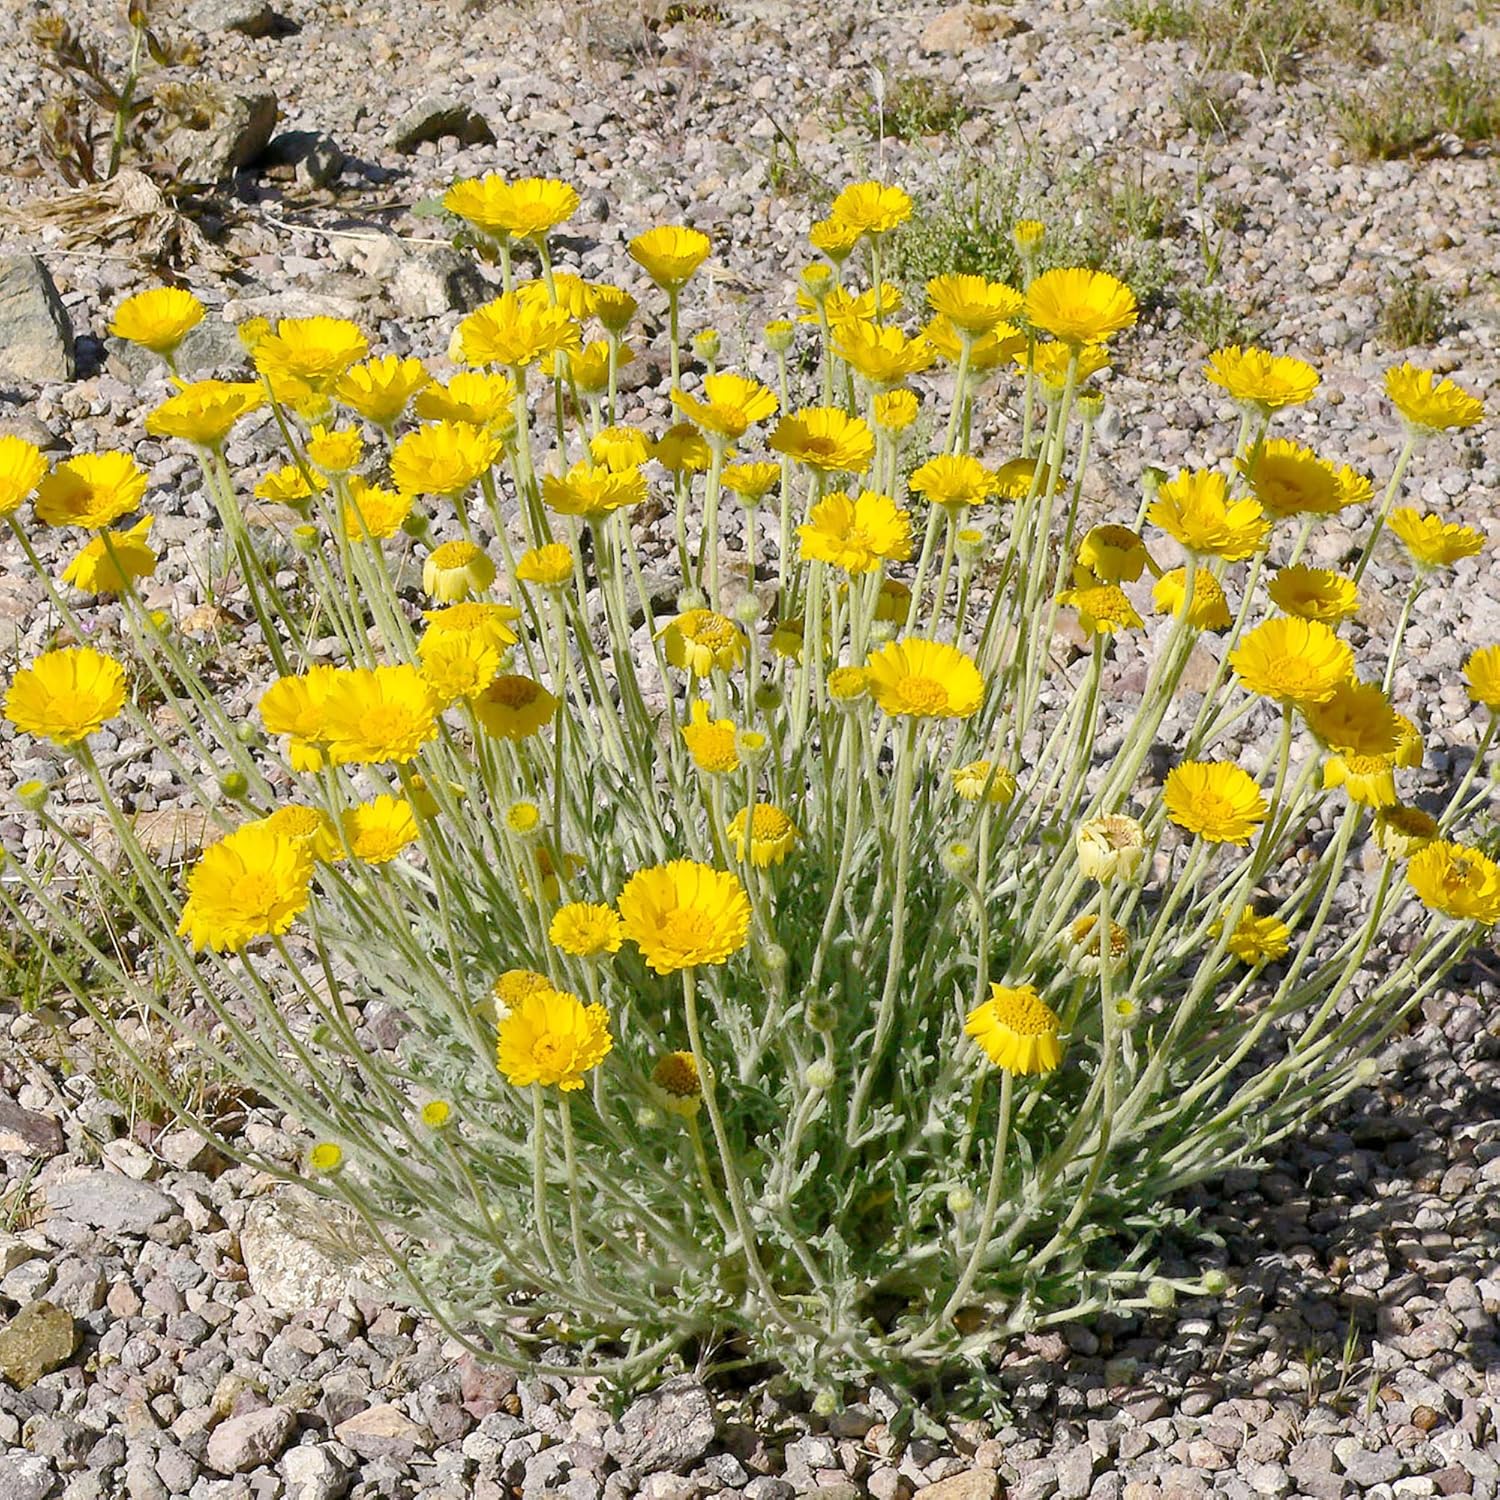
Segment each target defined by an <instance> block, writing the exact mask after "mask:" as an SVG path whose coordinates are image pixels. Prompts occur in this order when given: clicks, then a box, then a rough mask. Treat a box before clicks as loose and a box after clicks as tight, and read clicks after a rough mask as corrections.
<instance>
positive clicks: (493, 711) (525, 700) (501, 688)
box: [473, 672, 560, 740]
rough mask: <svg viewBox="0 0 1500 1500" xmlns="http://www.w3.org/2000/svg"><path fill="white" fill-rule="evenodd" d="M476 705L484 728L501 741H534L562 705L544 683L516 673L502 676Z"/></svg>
mask: <svg viewBox="0 0 1500 1500" xmlns="http://www.w3.org/2000/svg"><path fill="white" fill-rule="evenodd" d="M473 703H474V716H475V717H476V718H477V719H478V720H479V725H480V728H481V729H483V730H484V732H485V733H486V734H492V735H494V736H495V738H496V739H500V740H525V739H530V738H531V736H532V735H534V734H536V733H538V732H539V731H540V730H541V728H542V726H543V725H545V724H547V723H550V722H551V720H552V717H553V715H554V714H556V712H557V710H558V708H559V706H560V705H559V703H558V700H557V699H556V698H554V697H553V696H552V694H551V693H549V692H548V691H547V689H546V688H544V687H543V686H542V685H541V683H539V682H537V681H535V680H534V679H533V678H530V677H526V676H523V675H521V674H520V673H514V672H509V673H501V675H500V676H498V677H496V678H495V679H494V680H493V681H491V683H490V685H489V686H488V687H487V688H485V690H484V691H483V692H482V693H480V694H479V696H478V697H476V698H475V699H474V700H473Z"/></svg>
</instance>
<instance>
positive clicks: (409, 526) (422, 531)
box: [401, 510, 432, 541]
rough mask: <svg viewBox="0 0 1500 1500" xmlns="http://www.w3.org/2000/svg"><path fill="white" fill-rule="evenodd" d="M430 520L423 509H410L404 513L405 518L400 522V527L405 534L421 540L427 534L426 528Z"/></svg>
mask: <svg viewBox="0 0 1500 1500" xmlns="http://www.w3.org/2000/svg"><path fill="white" fill-rule="evenodd" d="M431 525H432V522H431V521H430V520H429V519H428V518H427V515H426V513H425V512H424V511H420V510H411V511H408V512H407V513H406V519H405V520H404V521H403V522H402V523H401V529H402V531H404V532H405V533H406V534H407V536H409V537H414V538H415V539H416V540H417V541H421V540H422V538H423V537H424V536H426V535H427V531H428V528H429V527H430V526H431Z"/></svg>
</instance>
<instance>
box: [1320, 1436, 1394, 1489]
mask: <svg viewBox="0 0 1500 1500" xmlns="http://www.w3.org/2000/svg"><path fill="white" fill-rule="evenodd" d="M1333 1454H1334V1457H1335V1458H1337V1459H1338V1461H1339V1465H1340V1467H1341V1468H1342V1469H1343V1471H1344V1476H1345V1478H1347V1479H1352V1480H1353V1481H1354V1483H1355V1484H1357V1485H1358V1486H1359V1487H1360V1488H1361V1489H1362V1490H1367V1489H1369V1488H1370V1486H1371V1485H1372V1484H1390V1483H1391V1481H1392V1480H1395V1479H1399V1478H1400V1477H1401V1475H1402V1473H1403V1472H1404V1466H1403V1465H1402V1462H1401V1456H1400V1454H1398V1453H1395V1452H1392V1451H1391V1450H1389V1449H1383V1450H1378V1451H1376V1452H1374V1453H1371V1452H1370V1451H1369V1450H1368V1449H1367V1448H1365V1447H1364V1445H1363V1444H1362V1443H1361V1442H1360V1440H1359V1439H1358V1438H1352V1437H1351V1438H1340V1439H1339V1440H1338V1441H1337V1442H1336V1443H1335V1444H1334V1445H1333Z"/></svg>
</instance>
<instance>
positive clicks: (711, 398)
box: [672, 373, 776, 441]
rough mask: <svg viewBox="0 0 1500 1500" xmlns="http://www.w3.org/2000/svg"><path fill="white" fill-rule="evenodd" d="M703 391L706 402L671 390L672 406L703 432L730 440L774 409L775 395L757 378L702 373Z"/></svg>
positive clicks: (770, 413) (763, 418) (741, 435)
mask: <svg viewBox="0 0 1500 1500" xmlns="http://www.w3.org/2000/svg"><path fill="white" fill-rule="evenodd" d="M703 394H704V395H705V396H707V398H708V399H707V401H698V400H696V399H695V398H694V397H692V396H689V395H688V394H687V393H686V392H685V391H680V390H677V391H673V392H672V405H673V406H675V407H676V408H677V409H678V410H679V411H680V412H682V413H683V415H684V416H686V417H687V418H688V419H689V420H690V421H692V422H695V423H696V424H697V425H698V426H699V427H701V428H702V429H703V430H704V431H705V432H711V433H713V434H714V435H715V436H716V437H720V438H728V439H730V440H731V441H732V440H734V439H736V438H739V437H743V436H744V434H745V430H746V429H747V428H748V427H749V426H750V424H751V423H752V422H763V421H764V420H765V419H766V418H767V417H769V416H771V415H772V414H773V413H774V412H775V410H776V397H775V396H774V395H773V394H772V393H771V392H770V391H768V390H767V389H766V387H765V386H763V385H761V384H760V383H759V382H758V381H755V380H749V379H747V378H746V377H745V376H743V375H732V374H727V373H726V374H719V375H708V376H705V377H704V381H703Z"/></svg>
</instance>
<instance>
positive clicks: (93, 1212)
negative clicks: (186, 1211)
mask: <svg viewBox="0 0 1500 1500" xmlns="http://www.w3.org/2000/svg"><path fill="white" fill-rule="evenodd" d="M47 1207H48V1209H49V1210H50V1212H52V1213H53V1214H55V1215H56V1216H57V1217H58V1218H60V1219H72V1220H73V1222H74V1223H76V1224H87V1225H88V1226H89V1228H91V1229H102V1230H103V1231H104V1232H105V1233H106V1234H145V1232H146V1231H147V1230H148V1229H150V1228H151V1227H152V1225H154V1224H160V1223H161V1221H162V1220H163V1219H166V1218H169V1217H170V1216H171V1215H172V1214H174V1213H176V1212H177V1204H176V1202H175V1201H174V1200H173V1199H171V1198H169V1197H168V1196H167V1195H166V1194H165V1193H164V1192H162V1190H161V1189H160V1188H158V1187H152V1185H151V1184H150V1183H149V1182H133V1181H132V1180H131V1179H130V1178H128V1177H121V1176H118V1175H117V1174H116V1173H114V1172H98V1171H83V1172H77V1173H74V1174H72V1175H70V1176H67V1177H64V1178H63V1179H62V1181H61V1182H58V1183H56V1184H55V1185H54V1186H52V1187H50V1188H48V1189H47Z"/></svg>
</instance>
